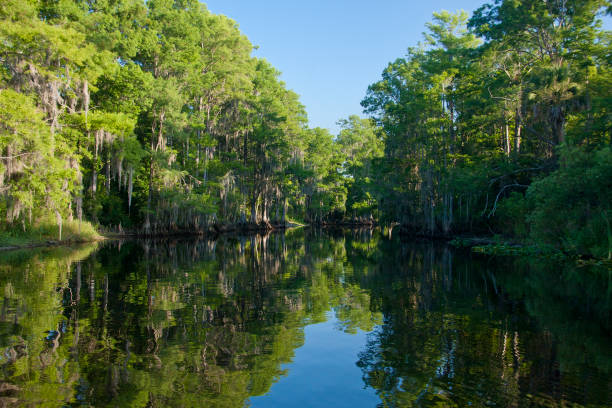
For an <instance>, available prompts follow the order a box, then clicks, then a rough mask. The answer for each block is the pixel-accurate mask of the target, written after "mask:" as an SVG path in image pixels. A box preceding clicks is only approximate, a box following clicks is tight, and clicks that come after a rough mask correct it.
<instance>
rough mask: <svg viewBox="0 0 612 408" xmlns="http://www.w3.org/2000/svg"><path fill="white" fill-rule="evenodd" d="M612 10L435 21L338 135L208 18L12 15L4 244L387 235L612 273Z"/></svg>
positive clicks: (138, 4)
mask: <svg viewBox="0 0 612 408" xmlns="http://www.w3.org/2000/svg"><path fill="white" fill-rule="evenodd" d="M610 10H612V7H611V6H610V3H609V1H608V0H566V1H562V2H559V1H542V0H521V1H516V0H494V1H492V2H491V3H490V4H485V5H484V6H482V7H480V8H479V9H477V10H476V12H475V13H474V15H473V16H471V17H468V15H467V14H466V13H464V12H458V13H456V14H452V13H448V12H441V13H436V14H434V18H433V21H432V22H431V23H429V24H428V25H427V32H426V34H425V41H424V43H423V44H420V45H419V46H417V47H412V48H409V49H408V53H407V55H406V56H405V57H404V58H399V59H397V60H396V61H394V62H392V63H390V64H389V65H388V67H387V68H386V69H385V71H384V72H383V75H382V78H381V79H380V80H379V81H378V82H376V83H374V84H372V85H371V86H370V87H369V89H368V91H367V94H366V97H365V99H364V100H363V101H362V105H363V107H364V109H365V112H366V113H367V114H368V115H370V118H368V119H362V118H360V117H357V116H351V117H349V118H347V119H343V120H341V121H340V122H339V124H340V125H341V127H342V130H341V132H340V133H339V134H338V135H335V136H333V135H331V134H330V133H329V131H327V130H325V129H321V128H315V129H311V128H309V127H308V124H307V117H306V113H305V109H304V107H303V106H302V105H301V104H300V102H299V99H298V96H297V95H296V94H295V93H294V92H292V91H290V90H288V89H287V87H286V85H285V84H284V83H283V82H282V81H280V80H279V72H278V71H277V70H276V69H274V68H273V67H272V66H270V64H269V63H267V62H266V61H265V60H263V59H259V58H255V57H253V56H251V51H252V49H253V46H252V45H251V43H250V42H249V41H248V39H247V38H245V37H244V36H243V35H242V34H241V33H240V31H239V29H238V26H237V24H236V23H235V22H234V21H232V20H230V19H228V18H227V17H225V16H221V15H215V14H212V13H210V12H209V11H208V10H207V9H206V7H205V5H203V4H201V3H199V2H198V1H196V0H149V1H144V0H92V1H87V2H85V1H80V0H55V1H49V0H28V1H18V0H6V1H3V2H2V4H1V5H0V154H1V157H0V209H1V212H2V214H3V215H5V216H3V217H2V221H1V223H0V224H1V225H0V228H1V229H2V231H3V234H4V235H7V234H8V235H10V234H13V235H15V234H16V233H15V231H16V230H17V229H19V230H20V231H22V234H23V235H24V236H28V234H29V235H30V236H36V231H40V230H41V229H46V230H48V229H49V228H48V226H47V224H49V223H51V224H55V225H56V232H57V237H58V238H60V239H61V231H62V225H66V224H70V223H71V222H72V220H78V222H79V225H81V223H82V222H84V221H85V220H87V221H90V222H92V223H93V224H94V225H96V226H102V227H104V228H106V229H113V230H131V231H138V232H140V233H144V234H149V235H154V234H165V233H176V232H205V231H208V230H211V229H213V228H216V229H217V230H219V229H221V230H223V229H227V228H228V227H229V228H231V226H236V225H239V226H242V227H244V228H264V229H269V228H271V227H272V226H283V225H285V224H286V220H287V219H288V217H291V218H292V219H295V220H297V221H300V222H307V223H314V224H321V223H372V222H375V221H379V222H381V223H384V224H386V225H393V224H394V223H400V225H401V227H400V228H401V230H402V232H404V233H409V234H418V235H425V236H440V235H441V236H452V235H458V234H471V235H483V234H486V235H489V234H500V235H503V236H505V237H509V238H510V239H513V240H519V241H522V242H530V243H537V244H541V245H548V246H553V247H555V248H556V249H559V250H561V251H564V252H567V253H576V254H584V255H589V256H593V257H597V258H605V257H608V258H610V257H612V226H611V223H612V207H611V203H612V195H611V194H612V184H611V183H612V150H611V145H612V141H611V134H612V117H611V115H610V94H611V93H612V92H611V91H612V89H611V84H612V74H611V70H610V32H609V31H606V30H603V29H602V28H601V25H602V23H601V21H600V17H601V16H602V15H603V14H604V13H606V12H607V13H609V12H610ZM41 220H43V221H41ZM70 225H72V224H70Z"/></svg>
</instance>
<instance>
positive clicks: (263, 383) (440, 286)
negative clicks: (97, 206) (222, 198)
mask: <svg viewBox="0 0 612 408" xmlns="http://www.w3.org/2000/svg"><path fill="white" fill-rule="evenodd" d="M610 280H612V277H611V272H610V271H608V270H606V269H597V268H596V267H577V266H576V265H574V264H559V263H555V262H554V261H547V260H543V259H534V258H531V259H524V258H503V257H488V256H484V255H477V254H472V253H470V252H469V251H465V250H455V249H453V248H450V247H448V246H446V245H444V244H441V243H433V242H427V241H420V242H416V241H402V240H401V239H400V238H399V237H394V238H393V239H392V240H389V239H387V238H386V237H383V236H381V234H379V233H378V232H376V231H372V230H346V231H335V232H329V231H320V230H310V229H296V230H291V231H288V232H286V233H273V234H270V235H268V236H256V235H254V236H247V237H233V236H223V237H220V238H218V239H216V240H207V239H200V240H175V241H169V240H150V241H145V240H141V241H138V240H134V241H108V242H104V243H101V244H98V245H90V246H83V247H79V248H52V249H41V250H29V251H17V252H7V253H4V254H1V256H0V296H2V300H1V307H2V310H1V312H0V367H1V372H0V377H1V378H0V406H8V407H11V406H28V407H29V406H31V407H34V406H49V407H65V406H96V407H106V406H108V407H196V406H198V407H243V406H252V407H288V406H295V407H351V408H356V407H377V406H381V407H467V406H471V407H492V406H498V407H524V406H534V407H536V406H541V407H555V406H559V407H562V406H563V407H565V406H568V407H569V406H572V407H583V406H584V407H609V406H611V405H612V375H611V374H612V334H611V333H612V330H611V327H612V324H611V323H612V319H611V309H612V307H611V299H612V285H611V284H610Z"/></svg>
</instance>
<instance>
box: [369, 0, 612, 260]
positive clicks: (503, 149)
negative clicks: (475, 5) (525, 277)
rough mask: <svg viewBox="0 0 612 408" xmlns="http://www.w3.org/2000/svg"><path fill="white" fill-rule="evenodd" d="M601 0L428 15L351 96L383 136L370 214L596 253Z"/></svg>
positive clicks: (602, 79)
mask: <svg viewBox="0 0 612 408" xmlns="http://www.w3.org/2000/svg"><path fill="white" fill-rule="evenodd" d="M607 4H608V2H606V1H604V0H588V1H581V0H568V1H564V2H562V3H559V2H542V1H538V0H526V1H513V0H496V1H494V2H492V4H486V5H484V6H482V7H481V8H479V9H478V10H476V12H475V13H474V15H473V16H472V17H471V18H470V19H469V20H468V18H467V15H466V14H465V13H461V12H460V13H457V14H450V13H448V12H442V13H436V14H434V18H433V20H434V21H433V22H432V23H430V24H428V25H427V28H428V31H427V33H426V34H425V44H424V45H422V46H420V47H418V48H410V49H409V50H408V53H407V55H406V57H405V58H402V59H397V60H396V61H394V62H392V63H390V64H389V66H388V67H387V68H386V69H385V70H384V72H383V73H382V78H381V80H380V81H379V82H377V83H374V84H372V85H371V86H370V87H369V88H368V93H367V95H366V97H365V98H364V100H363V101H362V105H363V106H364V108H365V110H366V112H368V113H369V114H370V115H372V117H373V119H374V120H375V121H376V123H377V124H378V125H380V126H381V127H382V130H383V132H384V137H383V140H384V143H385V145H384V158H383V160H381V162H380V166H378V167H379V169H380V170H379V171H378V172H377V174H376V178H375V182H374V184H375V185H378V186H381V189H380V191H381V194H380V195H379V196H378V201H379V202H380V209H381V210H382V211H383V214H382V216H381V218H382V219H383V220H386V221H390V222H400V223H401V224H402V229H403V230H404V231H405V232H410V233H417V234H427V235H439V234H442V235H447V236H448V235H451V234H456V233H471V234H491V233H501V234H504V235H506V236H509V237H513V238H515V239H520V240H526V241H531V242H532V243H536V244H538V245H540V246H546V245H552V246H554V247H556V248H557V249H562V250H564V251H569V252H578V253H582V254H590V255H592V256H598V257H601V256H608V254H609V230H608V229H607V225H608V224H607V220H608V219H609V209H608V207H607V206H606V205H603V204H601V203H606V202H608V201H609V197H608V196H607V191H608V190H609V188H608V185H607V184H606V183H605V182H603V181H602V180H605V177H606V176H608V174H606V171H607V169H605V166H603V165H602V164H600V163H601V162H602V160H605V159H608V160H609V158H608V157H605V158H604V156H605V155H606V153H598V154H595V153H592V152H593V151H597V150H601V149H604V152H605V146H608V145H609V144H610V131H609V130H610V126H611V122H610V115H609V106H610V101H609V95H610V89H611V88H610V84H611V82H610V80H611V78H612V77H611V75H610V65H609V62H610V61H609V43H610V33H609V31H605V30H602V29H601V22H600V21H599V16H600V15H601V12H602V11H603V9H604V7H605V6H606V5H607ZM478 37H480V39H482V40H484V41H483V42H481V41H480V39H479V38H478ZM542 38H546V39H547V40H546V41H545V42H546V44H544V43H543V42H542ZM566 151H569V152H570V153H565V155H563V154H560V153H559V152H566ZM569 156H576V159H575V160H578V158H579V157H582V158H583V159H582V160H583V161H582V162H581V164H578V163H577V162H576V161H572V160H570V159H569ZM588 158H590V159H588ZM557 167H559V170H557V171H554V169H555V168H557ZM551 172H552V173H551ZM572 172H574V173H572ZM581 172H582V173H581ZM591 173H592V176H587V177H586V178H584V179H583V180H582V184H581V185H578V175H579V174H591ZM572 174H573V175H572ZM597 175H599V176H597ZM534 180H538V181H537V183H535V184H532V182H534ZM602 183H603V185H602ZM526 192H527V196H528V197H527V199H525V198H524V195H525V193H526ZM601 214H603V215H601ZM552 220H556V221H552ZM531 224H533V225H531ZM602 243H603V244H602Z"/></svg>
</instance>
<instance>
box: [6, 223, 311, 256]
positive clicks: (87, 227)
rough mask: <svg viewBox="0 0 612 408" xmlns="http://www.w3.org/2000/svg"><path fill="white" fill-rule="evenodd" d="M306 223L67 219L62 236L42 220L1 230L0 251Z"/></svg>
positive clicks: (213, 234) (255, 230)
mask: <svg viewBox="0 0 612 408" xmlns="http://www.w3.org/2000/svg"><path fill="white" fill-rule="evenodd" d="M304 226H306V225H304V224H300V223H297V222H295V221H286V222H267V223H263V222H262V223H257V224H256V223H232V224H226V223H218V224H212V225H211V226H209V227H208V228H205V229H201V230H179V229H176V230H145V229H137V230H127V229H122V228H121V227H118V228H114V229H113V228H101V229H100V230H97V229H96V228H95V227H94V226H93V225H92V224H91V223H89V222H82V223H81V225H80V226H79V225H78V222H74V221H72V222H67V223H65V224H64V225H63V228H62V229H63V231H62V233H63V239H61V240H60V239H58V237H59V229H58V228H57V227H56V226H54V225H49V224H43V225H41V226H38V227H37V228H35V229H32V230H30V231H25V232H24V231H20V230H12V231H3V232H1V233H0V251H10V250H18V249H33V248H41V247H56V246H69V245H75V244H85V243H90V242H97V241H102V240H105V239H122V238H179V237H205V236H209V237H216V236H219V235H223V234H231V233H267V232H272V231H280V230H286V229H289V228H299V227H304Z"/></svg>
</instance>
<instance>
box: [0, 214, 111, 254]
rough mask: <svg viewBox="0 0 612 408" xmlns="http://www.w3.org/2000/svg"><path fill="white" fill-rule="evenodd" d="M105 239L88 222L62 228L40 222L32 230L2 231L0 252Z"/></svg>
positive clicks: (75, 222) (50, 221)
mask: <svg viewBox="0 0 612 408" xmlns="http://www.w3.org/2000/svg"><path fill="white" fill-rule="evenodd" d="M103 239H105V237H104V236H103V235H102V234H100V233H99V232H98V231H97V229H96V228H95V227H94V226H93V225H92V224H91V223H90V222H87V221H81V222H79V221H75V220H67V221H64V222H62V224H61V226H58V225H56V224H55V223H54V222H53V221H52V220H46V219H43V220H40V221H39V222H38V223H37V224H36V225H35V226H33V227H32V228H29V229H26V230H25V231H24V230H21V229H11V230H5V231H0V251H9V250H15V249H27V248H40V247H52V246H62V245H73V244H84V243H88V242H96V241H101V240H103Z"/></svg>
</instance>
